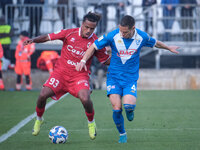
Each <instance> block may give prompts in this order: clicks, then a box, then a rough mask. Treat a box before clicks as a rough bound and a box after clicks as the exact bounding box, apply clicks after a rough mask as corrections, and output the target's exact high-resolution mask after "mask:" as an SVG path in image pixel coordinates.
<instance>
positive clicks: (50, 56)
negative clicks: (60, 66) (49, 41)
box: [37, 51, 60, 75]
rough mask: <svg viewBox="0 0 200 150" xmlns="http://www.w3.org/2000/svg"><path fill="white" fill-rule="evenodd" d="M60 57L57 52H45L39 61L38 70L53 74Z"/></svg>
mask: <svg viewBox="0 0 200 150" xmlns="http://www.w3.org/2000/svg"><path fill="white" fill-rule="evenodd" d="M59 57H60V56H59V55H58V53H57V52H56V51H43V52H42V53H41V55H40V57H39V58H38V60H37V68H39V69H41V70H43V71H46V70H48V71H49V74H50V75H51V74H52V73H53V69H54V65H55V63H56V61H57V59H58V58H59Z"/></svg>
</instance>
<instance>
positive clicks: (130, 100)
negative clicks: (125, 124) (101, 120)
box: [123, 95, 136, 121]
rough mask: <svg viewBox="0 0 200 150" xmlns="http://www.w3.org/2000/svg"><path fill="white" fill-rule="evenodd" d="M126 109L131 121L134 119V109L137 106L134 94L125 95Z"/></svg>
mask: <svg viewBox="0 0 200 150" xmlns="http://www.w3.org/2000/svg"><path fill="white" fill-rule="evenodd" d="M123 103H124V109H125V112H126V117H127V119H128V120H129V121H132V120H133V119H134V110H135V107H136V97H135V96H133V95H125V96H124V97H123Z"/></svg>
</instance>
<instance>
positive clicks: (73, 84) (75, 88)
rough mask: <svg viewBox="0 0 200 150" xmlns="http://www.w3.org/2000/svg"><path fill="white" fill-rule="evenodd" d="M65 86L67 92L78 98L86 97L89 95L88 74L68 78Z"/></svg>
mask: <svg viewBox="0 0 200 150" xmlns="http://www.w3.org/2000/svg"><path fill="white" fill-rule="evenodd" d="M65 86H67V89H68V92H69V93H70V94H71V95H73V96H75V97H77V98H80V99H83V98H84V99H86V97H88V96H89V95H90V83H89V76H88V75H82V76H81V75H80V76H77V77H74V78H71V79H70V82H69V84H67V85H65Z"/></svg>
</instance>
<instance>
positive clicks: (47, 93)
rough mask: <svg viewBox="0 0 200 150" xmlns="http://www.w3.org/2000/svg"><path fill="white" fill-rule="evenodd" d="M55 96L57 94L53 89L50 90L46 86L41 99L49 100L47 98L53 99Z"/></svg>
mask: <svg viewBox="0 0 200 150" xmlns="http://www.w3.org/2000/svg"><path fill="white" fill-rule="evenodd" d="M54 95H55V93H54V91H53V90H52V89H51V88H49V87H47V86H44V87H43V88H42V89H41V91H40V96H39V97H40V98H41V99H47V98H49V97H52V96H54Z"/></svg>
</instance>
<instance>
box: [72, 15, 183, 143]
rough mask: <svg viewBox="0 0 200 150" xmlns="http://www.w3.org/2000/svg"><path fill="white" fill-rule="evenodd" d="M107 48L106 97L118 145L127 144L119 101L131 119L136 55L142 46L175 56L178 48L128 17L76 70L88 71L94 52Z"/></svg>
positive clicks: (136, 78)
mask: <svg viewBox="0 0 200 150" xmlns="http://www.w3.org/2000/svg"><path fill="white" fill-rule="evenodd" d="M105 46H110V47H111V49H112V56H111V61H110V66H109V68H108V73H107V96H108V97H109V99H110V102H111V104H112V107H113V120H114V123H115V125H116V127H117V129H118V131H119V134H120V136H119V141H118V142H119V143H126V142H127V135H126V130H125V128H124V118H123V115H122V98H123V106H124V109H125V112H126V117H127V119H128V120H129V121H132V120H133V119H134V110H135V107H136V98H137V80H138V78H139V55H140V50H141V48H142V47H143V46H146V47H154V46H155V47H157V48H162V49H166V50H169V51H170V52H172V53H177V54H178V51H177V49H178V48H179V47H178V46H167V45H165V44H164V43H162V42H161V41H158V40H156V39H154V38H152V37H150V36H149V35H148V34H147V33H145V32H143V31H141V30H139V29H137V28H135V19H134V18H133V17H131V16H129V15H126V16H124V17H123V18H122V20H121V22H120V25H119V28H117V29H116V30H114V31H112V32H109V33H108V34H107V35H103V36H102V37H100V38H99V39H98V40H96V41H95V42H94V44H93V45H91V46H90V47H89V49H88V50H87V51H86V53H85V55H84V56H83V59H82V60H81V61H80V63H78V64H77V66H76V70H77V71H81V70H82V69H83V68H84V69H85V70H87V68H86V63H87V60H88V59H89V58H90V57H91V56H92V55H93V54H94V52H95V50H99V49H102V48H103V47H105Z"/></svg>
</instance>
